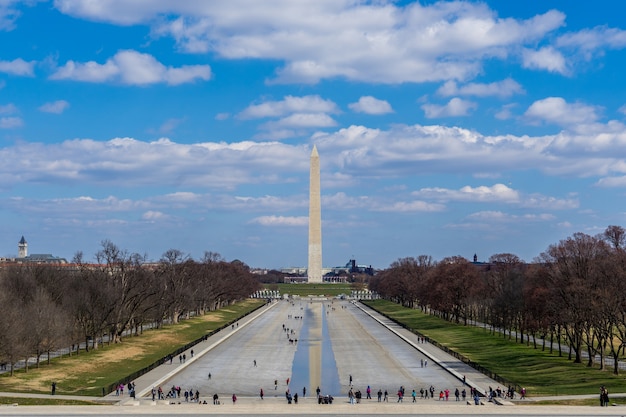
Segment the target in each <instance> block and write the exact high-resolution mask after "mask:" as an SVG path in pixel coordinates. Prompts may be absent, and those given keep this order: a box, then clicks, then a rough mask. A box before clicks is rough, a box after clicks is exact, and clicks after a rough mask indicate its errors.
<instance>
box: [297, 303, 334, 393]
mask: <svg viewBox="0 0 626 417" xmlns="http://www.w3.org/2000/svg"><path fill="white" fill-rule="evenodd" d="M325 308H326V307H325V306H324V303H322V302H311V303H308V304H307V305H306V307H305V308H304V309H303V311H304V313H303V319H302V321H303V323H302V327H301V329H300V334H299V335H298V336H299V337H298V347H297V350H296V354H295V356H294V359H293V366H292V369H291V383H290V384H289V386H290V388H291V393H292V394H294V393H296V392H297V393H298V395H302V388H304V387H306V391H307V397H309V396H314V395H316V394H315V390H316V388H317V387H318V386H319V387H320V390H321V394H322V395H326V394H330V395H333V396H337V395H341V384H340V383H339V374H338V372H337V364H336V362H335V355H334V353H333V347H332V344H331V343H330V337H329V335H328V326H327V324H326V317H327V314H325Z"/></svg>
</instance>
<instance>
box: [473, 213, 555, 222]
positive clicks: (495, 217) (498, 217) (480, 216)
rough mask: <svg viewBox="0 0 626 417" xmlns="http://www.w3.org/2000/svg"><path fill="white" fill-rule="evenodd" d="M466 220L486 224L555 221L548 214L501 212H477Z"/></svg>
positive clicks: (552, 216)
mask: <svg viewBox="0 0 626 417" xmlns="http://www.w3.org/2000/svg"><path fill="white" fill-rule="evenodd" d="M467 218H468V219H470V220H477V221H487V222H499V223H510V222H515V223H518V222H520V221H523V222H529V221H530V222H535V221H536V222H545V221H553V220H554V219H555V216H554V215H553V214H550V213H541V214H523V215H516V214H509V213H504V212H502V211H479V212H476V213H472V214H470V215H469V216H467Z"/></svg>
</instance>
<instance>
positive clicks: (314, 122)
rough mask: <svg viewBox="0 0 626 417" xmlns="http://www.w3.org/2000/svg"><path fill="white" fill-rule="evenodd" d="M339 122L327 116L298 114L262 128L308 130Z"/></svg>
mask: <svg viewBox="0 0 626 417" xmlns="http://www.w3.org/2000/svg"><path fill="white" fill-rule="evenodd" d="M336 125H337V122H335V120H333V118H332V117H330V116H329V115H327V114H320V113H296V114H291V115H289V116H286V117H283V118H282V119H279V120H277V121H274V122H267V123H265V124H264V125H262V126H261V128H263V129H275V128H283V127H293V128H308V127H331V126H336Z"/></svg>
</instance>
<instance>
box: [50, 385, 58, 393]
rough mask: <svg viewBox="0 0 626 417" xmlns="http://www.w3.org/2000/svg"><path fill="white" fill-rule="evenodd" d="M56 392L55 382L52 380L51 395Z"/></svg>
mask: <svg viewBox="0 0 626 417" xmlns="http://www.w3.org/2000/svg"><path fill="white" fill-rule="evenodd" d="M56 393H57V383H56V382H53V383H52V394H51V395H54V394H56Z"/></svg>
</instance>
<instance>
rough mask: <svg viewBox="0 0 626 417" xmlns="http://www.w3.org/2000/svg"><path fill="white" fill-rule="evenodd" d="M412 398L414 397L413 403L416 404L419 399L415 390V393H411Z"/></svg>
mask: <svg viewBox="0 0 626 417" xmlns="http://www.w3.org/2000/svg"><path fill="white" fill-rule="evenodd" d="M411 397H413V402H416V399H417V393H416V392H415V390H413V391H412V392H411Z"/></svg>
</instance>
